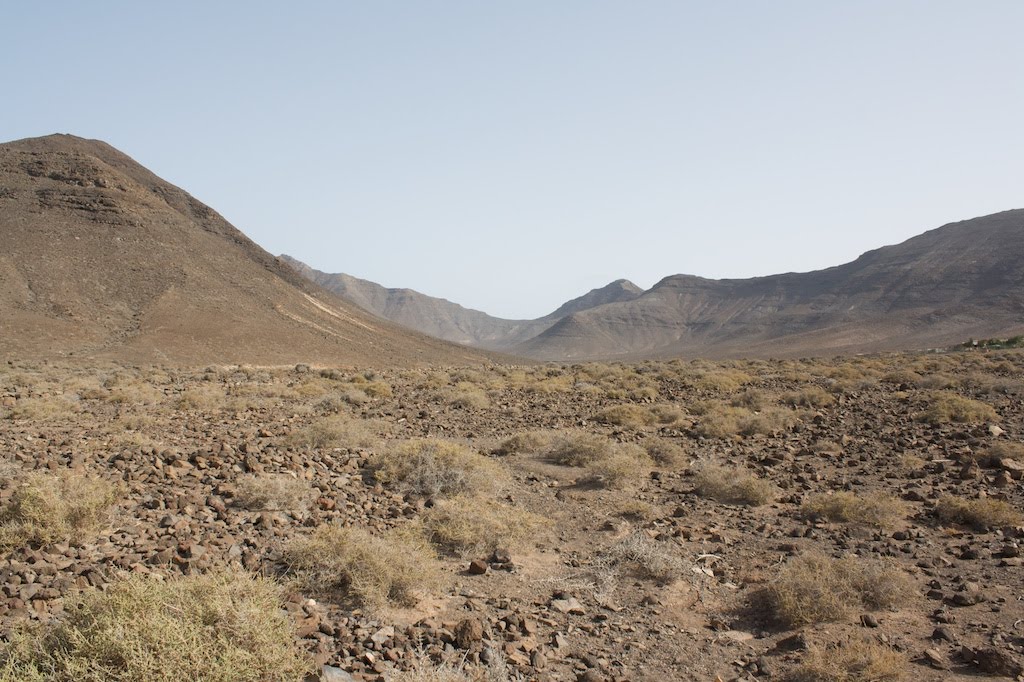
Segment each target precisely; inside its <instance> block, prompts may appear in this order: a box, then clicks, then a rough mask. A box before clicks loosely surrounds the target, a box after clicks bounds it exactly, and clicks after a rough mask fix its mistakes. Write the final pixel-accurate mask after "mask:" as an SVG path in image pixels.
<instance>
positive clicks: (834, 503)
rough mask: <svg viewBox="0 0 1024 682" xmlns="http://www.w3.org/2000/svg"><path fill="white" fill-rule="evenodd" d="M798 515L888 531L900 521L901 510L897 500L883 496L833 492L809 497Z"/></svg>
mask: <svg viewBox="0 0 1024 682" xmlns="http://www.w3.org/2000/svg"><path fill="white" fill-rule="evenodd" d="M801 512H802V513H803V514H804V515H805V516H809V517H812V518H814V517H818V518H824V519H828V520H829V521H839V522H842V523H857V524H863V525H866V526H875V527H877V528H890V527H892V526H893V525H895V524H896V523H897V522H898V521H899V520H900V519H901V518H903V512H904V509H903V505H902V504H901V503H900V501H899V500H897V499H896V498H894V497H892V496H891V495H886V494H884V493H869V494H867V495H855V494H854V493H851V492H837V493H832V494H829V495H814V496H812V497H810V498H809V499H808V500H807V501H806V502H804V504H803V506H802V507H801Z"/></svg>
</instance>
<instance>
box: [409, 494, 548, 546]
mask: <svg viewBox="0 0 1024 682" xmlns="http://www.w3.org/2000/svg"><path fill="white" fill-rule="evenodd" d="M548 523H549V522H548V521H547V519H545V518H543V517H542V516H539V515H537V514H533V513H530V512H528V511H526V510H524V509H521V508H519V507H516V506H513V505H509V504H502V503H500V502H496V501H494V500H492V499H487V498H481V497H462V496H460V497H456V498H454V499H451V500H445V501H443V502H440V503H438V504H436V505H434V507H432V508H431V509H429V510H428V511H427V513H426V514H425V515H424V517H423V524H424V527H425V528H426V530H427V533H428V535H429V537H430V539H431V541H432V542H434V543H435V544H437V545H438V546H440V547H442V548H444V549H446V550H449V551H452V552H459V553H464V554H468V553H477V554H481V553H485V552H491V551H493V550H496V549H514V548H517V547H518V546H520V545H521V544H523V542H524V541H526V540H527V539H529V538H532V537H535V536H536V534H537V533H539V532H541V531H542V530H543V529H545V528H546V527H547V525H548Z"/></svg>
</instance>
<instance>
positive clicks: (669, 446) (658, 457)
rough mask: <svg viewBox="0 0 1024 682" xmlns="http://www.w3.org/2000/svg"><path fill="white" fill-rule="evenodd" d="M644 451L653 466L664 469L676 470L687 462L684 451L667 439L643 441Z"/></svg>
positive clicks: (687, 458)
mask: <svg viewBox="0 0 1024 682" xmlns="http://www.w3.org/2000/svg"><path fill="white" fill-rule="evenodd" d="M644 450H646V451H647V455H648V456H649V457H650V458H651V459H653V460H654V462H655V464H657V465H658V466H660V467H665V468H666V469H677V468H679V467H682V466H685V465H686V463H687V462H688V461H689V457H688V456H687V455H686V451H685V450H683V448H682V447H680V446H679V445H678V444H677V443H676V442H674V441H672V440H669V439H668V438H650V439H647V440H646V441H644Z"/></svg>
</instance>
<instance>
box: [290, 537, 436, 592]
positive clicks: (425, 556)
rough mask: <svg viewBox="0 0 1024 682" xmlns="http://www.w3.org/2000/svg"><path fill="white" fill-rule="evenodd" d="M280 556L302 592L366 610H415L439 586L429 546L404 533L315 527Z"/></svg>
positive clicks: (434, 560) (433, 558)
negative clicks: (423, 596)
mask: <svg viewBox="0 0 1024 682" xmlns="http://www.w3.org/2000/svg"><path fill="white" fill-rule="evenodd" d="M283 556H284V560H285V562H286V563H287V564H288V566H289V568H290V569H291V571H292V572H293V573H294V575H295V577H296V580H297V581H298V583H299V585H301V586H302V587H303V588H304V589H306V590H309V591H311V592H313V593H315V594H319V595H325V596H327V597H331V598H336V599H341V600H347V601H351V602H353V603H355V604H357V605H360V606H364V607H368V608H383V607H384V606H386V605H388V604H396V605H399V606H414V605H415V604H416V603H417V602H418V601H419V598H420V596H421V595H422V594H424V593H426V592H430V591H432V590H436V589H438V588H439V587H440V586H441V584H442V582H443V581H442V577H441V569H440V564H439V563H438V561H437V557H436V555H435V554H434V550H433V549H432V548H431V547H430V543H429V542H428V541H427V540H426V538H424V537H423V536H422V535H421V534H419V533H417V532H413V531H409V530H402V529H396V530H392V531H391V532H390V533H388V534H387V535H384V536H376V535H372V534H371V533H370V532H369V531H367V530H364V529H362V528H342V527H340V526H320V527H319V528H317V529H316V530H315V531H314V532H313V533H312V535H309V536H307V537H303V538H298V539H295V540H292V541H291V542H290V543H289V544H287V545H286V546H285V548H284V554H283Z"/></svg>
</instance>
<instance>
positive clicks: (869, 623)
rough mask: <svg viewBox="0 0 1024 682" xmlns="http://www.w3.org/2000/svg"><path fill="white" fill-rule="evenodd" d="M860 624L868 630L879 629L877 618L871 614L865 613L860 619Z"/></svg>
mask: <svg viewBox="0 0 1024 682" xmlns="http://www.w3.org/2000/svg"><path fill="white" fill-rule="evenodd" d="M860 624H861V625H863V626H864V627H866V628H877V627H878V619H877V618H875V617H874V616H873V615H871V614H870V613H865V614H864V615H862V616H861V617H860Z"/></svg>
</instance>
